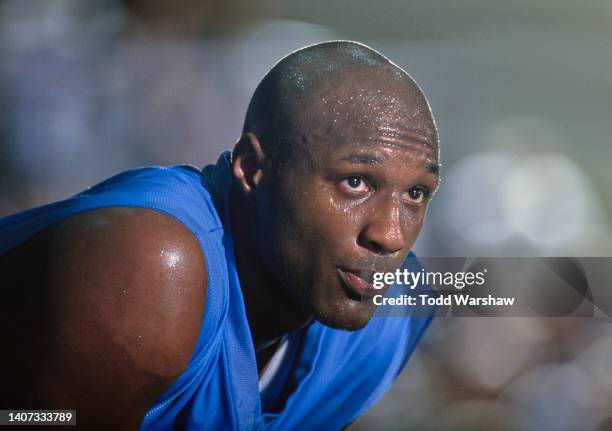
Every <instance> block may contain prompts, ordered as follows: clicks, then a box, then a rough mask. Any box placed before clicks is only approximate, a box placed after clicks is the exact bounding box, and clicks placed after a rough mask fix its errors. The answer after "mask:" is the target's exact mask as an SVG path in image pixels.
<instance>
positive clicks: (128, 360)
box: [0, 207, 206, 430]
mask: <svg viewBox="0 0 612 431" xmlns="http://www.w3.org/2000/svg"><path fill="white" fill-rule="evenodd" d="M2 271H3V273H2V274H3V277H4V279H5V280H6V274H10V276H9V277H8V278H9V280H11V282H12V284H11V286H9V287H10V288H11V292H12V293H11V295H9V301H8V302H5V303H4V305H3V307H4V308H6V307H7V305H8V306H10V304H12V306H10V308H11V309H10V311H8V312H6V313H4V316H5V317H4V319H3V320H4V321H2V322H0V323H1V325H2V328H0V330H1V331H2V333H3V334H4V335H8V336H9V337H10V338H12V339H14V340H15V343H14V346H15V348H14V349H13V350H12V355H9V356H10V358H8V359H7V360H5V361H3V362H5V363H4V364H3V365H2V368H3V373H2V374H3V375H5V374H10V375H12V376H13V377H12V378H9V379H8V380H9V382H10V383H9V386H11V385H12V391H9V392H5V393H4V394H3V396H2V398H4V400H3V401H5V403H6V402H7V401H13V402H15V403H18V404H16V405H10V406H7V407H14V408H45V409H50V408H57V409H60V408H61V409H76V410H77V421H78V424H79V425H80V427H82V428H83V429H126V430H127V429H138V428H139V426H140V423H141V421H142V418H143V416H144V414H145V412H146V410H147V408H148V407H149V406H150V405H151V403H152V402H153V401H154V400H155V399H156V398H157V397H158V396H159V395H161V393H162V392H163V391H164V390H165V389H167V388H168V387H169V386H170V385H171V384H172V383H173V382H174V380H175V379H176V377H177V376H178V375H179V374H180V373H181V372H182V371H183V370H184V369H185V368H186V366H187V364H188V362H189V359H190V357H191V353H192V351H193V348H194V345H195V343H196V340H197V336H198V333H199V329H200V325H201V322H202V316H203V310H204V302H205V296H206V266H205V262H204V257H203V255H202V252H201V250H200V247H199V244H198V243H197V240H196V239H195V238H194V236H193V235H192V234H191V233H190V232H189V231H188V230H187V229H186V228H185V227H184V226H183V225H182V224H180V223H179V222H178V221H176V220H174V219H173V218H171V217H169V216H166V215H162V214H160V213H156V212H154V211H151V210H144V209H134V208H123V207H121V208H120V207H115V208H107V209H101V210H95V211H90V212H87V213H83V214H80V215H76V216H73V217H70V218H69V219H66V220H64V221H62V222H60V223H58V224H57V225H55V226H53V227H51V228H49V229H47V230H46V231H45V232H43V233H42V234H40V235H38V236H37V237H35V238H34V239H32V240H30V241H29V242H27V243H26V244H24V245H23V246H21V247H20V248H18V249H16V250H14V251H13V252H12V253H10V254H9V255H8V256H6V257H5V258H3V267H2ZM2 311H7V310H2ZM24 337H25V338H26V339H29V340H31V342H30V343H27V344H26V343H20V342H18V341H17V340H18V339H19V338H21V339H23V338H24ZM20 376H21V377H20ZM5 377H7V378H8V376H5ZM2 408H6V407H2Z"/></svg>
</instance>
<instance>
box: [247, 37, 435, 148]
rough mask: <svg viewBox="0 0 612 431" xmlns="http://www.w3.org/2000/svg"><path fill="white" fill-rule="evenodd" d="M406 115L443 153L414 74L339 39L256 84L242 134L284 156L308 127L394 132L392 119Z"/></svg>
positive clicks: (297, 56) (298, 55) (283, 63)
mask: <svg viewBox="0 0 612 431" xmlns="http://www.w3.org/2000/svg"><path fill="white" fill-rule="evenodd" d="M404 120H410V122H411V126H410V127H409V128H410V129H413V131H414V133H415V136H418V138H422V139H421V140H422V142H423V143H424V144H429V145H430V146H431V147H432V149H434V148H435V151H437V131H436V127H435V124H434V120H433V116H432V114H431V111H430V108H429V105H428V103H427V100H426V99H425V96H424V95H423V93H422V92H421V90H420V89H419V87H418V86H417V84H416V83H415V82H414V80H412V78H411V77H410V76H409V75H408V74H407V73H406V72H405V71H403V70H402V69H401V68H400V67H398V66H397V65H395V64H393V63H392V62H391V61H389V60H388V59H387V58H385V57H384V56H382V55H381V54H379V53H378V52H376V51H374V50H373V49H371V48H369V47H367V46H365V45H362V44H359V43H355V42H348V41H334V42H325V43H320V44H316V45H312V46H308V47H306V48H303V49H300V50H298V51H295V52H293V53H291V54H289V55H288V56H286V57H285V58H283V59H282V60H280V61H279V62H278V63H277V64H276V65H275V66H274V67H273V68H272V69H271V70H270V71H269V72H268V73H267V74H266V76H265V77H264V78H263V79H262V81H261V82H260V84H259V85H258V87H257V89H256V90H255V93H254V95H253V97H252V99H251V102H250V104H249V107H248V110H247V115H246V120H245V124H244V129H243V132H244V133H252V134H254V135H255V136H256V137H257V138H258V140H259V141H260V143H261V146H262V149H263V150H264V151H265V153H266V154H267V155H268V156H269V157H271V158H272V159H285V158H286V157H288V155H289V154H292V153H294V152H295V150H296V145H298V146H299V147H303V146H304V145H305V144H306V143H305V142H304V141H305V136H306V135H307V134H306V133H305V132H306V131H308V132H309V133H308V134H313V133H314V134H327V135H329V134H334V133H341V132H342V129H345V128H347V127H350V128H353V129H354V128H363V129H367V128H369V129H378V133H377V134H376V135H377V136H378V137H380V136H381V135H382V136H388V137H389V138H393V136H391V135H393V134H394V133H396V132H395V130H396V129H397V128H396V127H391V126H389V123H390V122H391V123H398V122H402V121H404ZM385 129H388V130H385ZM364 132H365V130H364ZM362 136H365V135H364V134H363V133H362Z"/></svg>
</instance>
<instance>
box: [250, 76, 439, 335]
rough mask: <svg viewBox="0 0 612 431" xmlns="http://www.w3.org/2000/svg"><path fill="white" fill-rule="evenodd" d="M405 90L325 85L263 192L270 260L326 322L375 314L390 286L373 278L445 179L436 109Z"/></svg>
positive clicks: (405, 248) (388, 266)
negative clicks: (379, 284)
mask: <svg viewBox="0 0 612 431" xmlns="http://www.w3.org/2000/svg"><path fill="white" fill-rule="evenodd" d="M332 94H333V96H332ZM401 96H402V97H400V95H395V96H394V95H393V93H392V94H387V95H381V94H380V92H377V90H368V91H366V90H361V92H359V91H355V89H354V88H348V89H347V91H345V92H344V93H343V92H342V91H340V92H339V91H338V90H337V88H334V89H333V90H331V89H330V90H329V91H328V92H326V91H324V89H323V90H322V91H321V94H319V95H318V98H317V101H316V102H315V103H314V105H313V106H312V109H310V110H309V111H308V112H306V113H305V115H304V116H302V118H301V120H300V124H301V126H300V130H299V132H298V133H296V134H295V136H297V137H296V138H295V139H299V140H301V141H302V142H299V143H298V144H297V145H296V146H295V147H296V148H297V149H296V152H295V154H293V155H292V156H291V160H289V161H288V162H287V163H286V164H283V165H282V166H281V167H280V168H279V170H278V172H276V173H275V174H274V175H275V178H274V181H269V182H268V184H269V187H268V188H267V190H268V192H267V193H268V197H267V199H262V200H260V202H265V208H263V207H262V208H260V209H259V211H258V212H259V213H260V214H261V213H265V214H267V217H262V218H260V220H259V224H260V226H259V229H258V231H260V232H265V234H264V235H262V237H261V242H262V250H263V253H264V262H265V264H266V266H268V269H269V270H270V272H272V273H274V274H276V277H277V278H278V279H279V281H280V284H281V285H282V286H283V287H284V288H285V289H287V290H288V291H289V294H290V295H291V297H293V299H294V300H295V301H296V302H297V303H298V304H300V305H301V306H302V307H304V308H305V309H307V310H308V311H309V312H310V313H311V314H312V315H313V316H314V318H316V319H317V320H319V321H320V322H322V323H324V324H326V325H328V326H332V327H335V328H343V329H349V330H354V329H358V328H360V327H362V326H364V325H365V324H366V323H367V322H368V320H369V319H370V318H371V316H372V314H373V313H374V311H375V306H374V304H373V301H372V297H373V296H374V295H375V294H380V293H384V291H381V290H375V289H374V288H373V287H372V284H371V283H372V277H373V272H375V271H393V270H395V269H396V268H398V267H399V266H400V265H401V263H402V262H403V260H404V259H405V257H406V255H407V254H408V252H409V251H410V248H411V247H412V245H413V244H414V242H415V240H416V238H417V235H418V233H419V231H420V229H421V226H422V224H423V219H424V217H425V212H426V209H427V205H428V203H429V200H430V199H431V196H432V194H433V193H434V192H435V190H436V189H437V187H438V153H437V135H436V131H435V125H434V124H433V121H432V120H431V116H430V113H429V109H428V107H427V106H426V105H423V104H424V103H425V102H424V100H421V99H418V98H415V97H407V96H406V95H401Z"/></svg>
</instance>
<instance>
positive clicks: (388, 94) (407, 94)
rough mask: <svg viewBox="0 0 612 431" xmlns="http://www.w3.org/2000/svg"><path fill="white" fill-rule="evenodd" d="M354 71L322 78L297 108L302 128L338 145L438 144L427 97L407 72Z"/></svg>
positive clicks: (317, 138)
mask: <svg viewBox="0 0 612 431" xmlns="http://www.w3.org/2000/svg"><path fill="white" fill-rule="evenodd" d="M386 75H388V76H377V75H372V74H371V73H369V74H364V73H363V72H362V73H358V72H356V73H355V74H354V75H351V76H350V77H348V78H345V79H330V80H322V82H321V83H320V85H318V86H317V87H316V88H315V89H313V91H312V92H311V94H310V97H308V102H307V103H305V104H304V105H303V106H302V107H301V109H300V110H299V112H298V119H299V121H298V122H297V125H298V127H300V128H301V129H302V130H301V132H302V133H304V134H306V135H308V136H309V137H310V138H312V139H316V140H317V141H322V140H323V141H325V140H331V141H333V142H335V143H337V144H346V143H349V142H350V143H355V142H365V141H369V142H380V141H381V140H383V141H384V140H390V141H392V140H397V139H401V138H409V139H414V140H420V141H422V142H424V143H426V144H429V145H431V146H432V147H437V140H438V136H437V130H436V126H435V123H434V120H433V116H432V114H431V111H430V109H429V104H428V103H427V100H426V99H425V97H424V96H423V94H422V93H421V91H420V89H419V88H418V87H417V86H416V84H414V83H413V82H412V81H410V80H409V78H408V77H407V76H401V77H398V76H397V74H395V73H391V74H389V73H388V72H386Z"/></svg>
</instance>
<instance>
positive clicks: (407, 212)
mask: <svg viewBox="0 0 612 431" xmlns="http://www.w3.org/2000/svg"><path fill="white" fill-rule="evenodd" d="M400 214H401V216H400V217H401V220H402V231H403V235H404V238H406V246H407V247H408V248H409V249H410V248H412V246H413V244H414V243H415V241H416V239H417V237H418V236H419V233H420V232H421V228H422V227H423V220H424V219H425V209H419V210H411V209H409V208H406V209H403V210H402V211H401V212H400Z"/></svg>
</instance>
